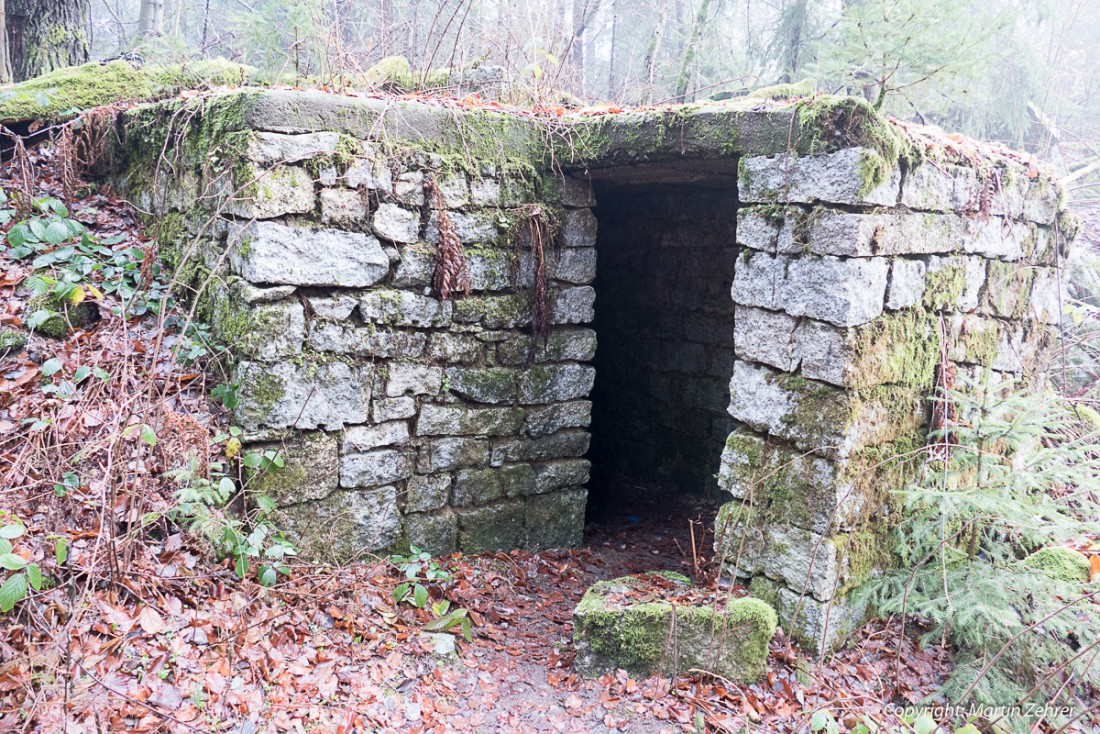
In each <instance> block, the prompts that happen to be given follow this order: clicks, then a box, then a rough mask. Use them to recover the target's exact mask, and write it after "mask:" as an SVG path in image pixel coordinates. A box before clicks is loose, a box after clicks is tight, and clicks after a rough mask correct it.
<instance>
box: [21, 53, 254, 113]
mask: <svg viewBox="0 0 1100 734" xmlns="http://www.w3.org/2000/svg"><path fill="white" fill-rule="evenodd" d="M252 73H253V69H252V67H250V66H244V65H242V64H234V63H232V62H229V61H226V60H224V59H213V60H209V61H197V62H195V63H192V64H174V65H172V66H147V67H141V68H137V67H134V66H131V65H130V64H129V63H128V62H126V61H112V62H110V63H107V64H100V63H98V62H91V63H88V64H83V65H81V66H69V67H66V68H64V69H58V70H56V71H52V72H50V73H49V74H44V75H43V76H40V77H37V78H35V79H29V80H27V81H25V82H21V83H19V84H9V85H5V86H0V123H3V124H5V125H8V124H11V123H15V122H22V121H24V120H58V119H65V118H68V117H73V116H75V115H76V114H78V113H79V112H80V111H81V110H86V109H90V108H92V107H100V106H102V105H107V104H112V103H114V102H119V101H123V100H135V101H139V102H144V101H149V100H155V99H161V98H164V97H170V96H173V95H175V94H178V93H179V92H180V91H182V90H185V89H202V88H205V87H217V86H240V85H242V84H244V83H246V82H247V81H248V80H249V78H250V77H251V76H252Z"/></svg>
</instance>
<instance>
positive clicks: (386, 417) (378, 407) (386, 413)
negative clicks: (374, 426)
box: [370, 398, 416, 423]
mask: <svg viewBox="0 0 1100 734" xmlns="http://www.w3.org/2000/svg"><path fill="white" fill-rule="evenodd" d="M370 412H371V420H372V421H374V422H375V423H384V422H386V421H393V420H400V419H401V418H412V417H413V416H414V415H416V400H415V399H413V398H377V399H375V400H372V401H371V407H370Z"/></svg>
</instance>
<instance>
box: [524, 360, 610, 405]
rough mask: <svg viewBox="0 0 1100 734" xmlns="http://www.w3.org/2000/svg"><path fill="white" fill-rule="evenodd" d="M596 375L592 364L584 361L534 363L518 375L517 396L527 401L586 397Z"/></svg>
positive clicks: (544, 401)
mask: <svg viewBox="0 0 1100 734" xmlns="http://www.w3.org/2000/svg"><path fill="white" fill-rule="evenodd" d="M595 379H596V370H595V368H594V367H591V366H589V365H586V364H547V365H534V366H532V367H529V368H528V369H526V370H524V371H523V372H522V373H521V375H520V380H519V399H520V402H522V403H525V404H526V403H558V402H563V401H566V400H574V399H576V398H586V397H588V393H589V392H591V391H592V384H593V382H594V381H595Z"/></svg>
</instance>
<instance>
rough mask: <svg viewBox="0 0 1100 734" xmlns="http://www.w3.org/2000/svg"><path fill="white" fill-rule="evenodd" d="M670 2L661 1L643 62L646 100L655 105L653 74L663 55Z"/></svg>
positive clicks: (666, 0)
mask: <svg viewBox="0 0 1100 734" xmlns="http://www.w3.org/2000/svg"><path fill="white" fill-rule="evenodd" d="M668 5H669V0H661V9H660V10H659V11H658V13H657V25H655V26H654V27H653V35H652V36H651V37H650V39H649V47H648V48H646V51H645V59H644V60H643V61H642V79H643V80H644V82H645V99H646V102H647V103H649V104H653V72H654V70H656V68H657V55H658V54H659V53H661V39H662V38H664V35H665V25H667V24H668Z"/></svg>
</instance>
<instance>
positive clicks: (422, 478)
mask: <svg viewBox="0 0 1100 734" xmlns="http://www.w3.org/2000/svg"><path fill="white" fill-rule="evenodd" d="M451 481H452V480H451V475H450V474H426V475H425V474H417V475H415V476H411V477H409V481H408V483H407V485H406V495H405V509H406V510H408V511H409V512H425V511H427V510H438V509H439V508H441V507H444V506H446V505H447V504H448V503H449V502H450V499H451Z"/></svg>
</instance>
